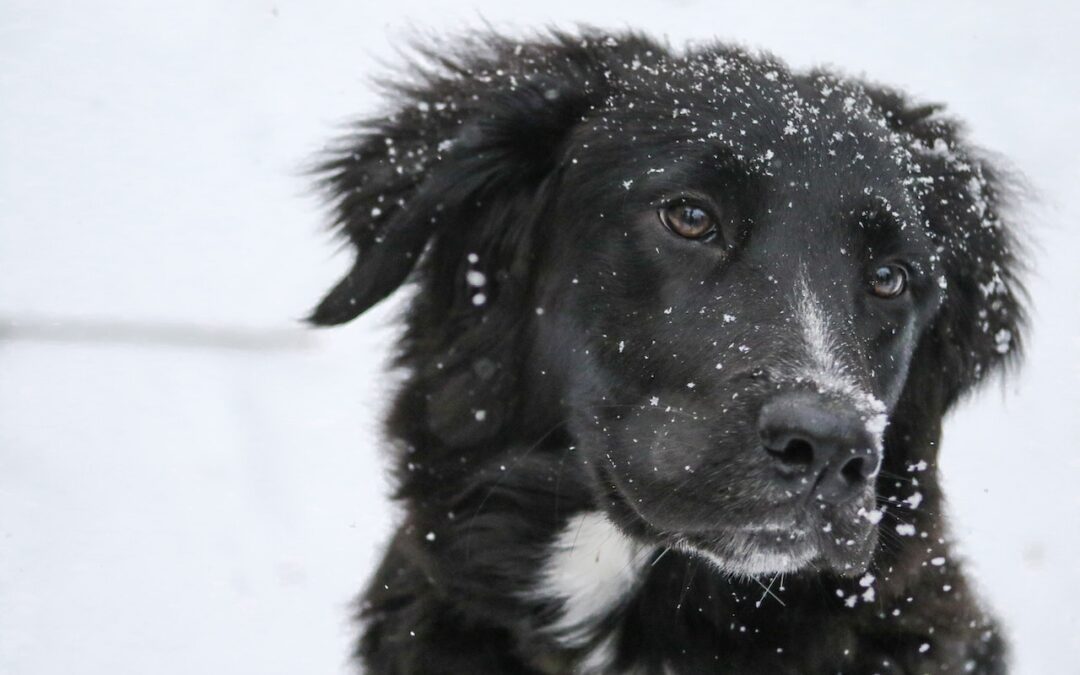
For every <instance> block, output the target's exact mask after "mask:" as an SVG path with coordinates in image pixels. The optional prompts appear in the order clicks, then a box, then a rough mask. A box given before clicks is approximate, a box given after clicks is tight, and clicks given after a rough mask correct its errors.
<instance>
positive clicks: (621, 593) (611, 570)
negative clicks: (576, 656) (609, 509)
mask: <svg viewBox="0 0 1080 675" xmlns="http://www.w3.org/2000/svg"><path fill="white" fill-rule="evenodd" d="M648 557H649V556H648V551H647V549H646V548H645V547H644V546H642V545H641V544H639V543H637V542H635V541H633V540H632V539H630V538H629V537H627V536H626V535H624V534H623V533H622V532H621V531H619V529H618V528H616V527H615V525H614V524H613V523H612V522H611V521H610V520H608V518H607V516H606V515H604V514H603V513H601V512H598V511H590V512H587V513H584V514H581V515H578V516H574V517H573V518H571V519H570V520H569V521H568V522H567V524H566V527H565V528H564V529H563V530H562V532H560V533H559V534H558V535H557V536H556V537H555V540H554V541H553V542H552V543H551V552H550V554H549V556H548V559H547V560H546V562H545V563H544V566H543V568H542V569H541V571H540V579H539V584H538V585H537V587H536V589H535V594H536V596H537V597H540V598H543V599H546V600H550V599H557V600H561V601H562V602H563V606H562V610H561V611H560V613H559V616H558V618H557V619H556V620H555V621H554V622H552V623H551V624H550V625H549V626H548V627H547V631H548V632H549V633H550V634H552V635H553V636H554V637H555V638H556V639H557V640H558V641H559V642H560V643H561V644H563V645H564V646H567V647H574V646H580V645H582V644H584V643H586V642H588V641H589V640H590V639H591V638H592V637H593V636H594V629H595V627H596V625H597V624H598V623H599V622H600V621H601V620H603V619H604V617H606V616H608V615H609V614H610V613H611V612H613V611H614V610H615V609H617V608H618V607H619V605H621V604H622V603H623V602H624V601H625V600H626V599H627V598H628V597H629V596H630V593H631V592H632V591H633V590H634V586H635V585H636V584H637V581H638V578H639V577H640V572H641V568H642V567H643V566H644V564H645V562H646V560H647V559H648ZM608 651H610V649H606V648H604V643H603V642H601V643H600V644H599V645H598V646H597V648H596V649H595V650H593V652H594V653H592V654H590V655H589V660H597V661H603V660H604V658H605V654H606V652H608ZM594 671H597V669H596V668H595V667H594V668H593V670H587V671H586V672H594ZM597 672H599V671H597Z"/></svg>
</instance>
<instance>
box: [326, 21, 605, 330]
mask: <svg viewBox="0 0 1080 675" xmlns="http://www.w3.org/2000/svg"><path fill="white" fill-rule="evenodd" d="M416 51H417V52H418V53H419V55H420V60H421V61H422V62H423V64H414V65H413V67H412V71H411V73H410V74H411V76H412V77H413V78H414V80H413V82H412V83H410V84H392V85H389V84H386V83H384V86H385V88H386V90H387V94H388V95H389V96H390V97H391V99H392V101H393V102H394V105H395V106H396V110H395V112H393V113H392V114H390V115H387V116H385V117H379V118H375V119H369V120H366V121H363V122H361V123H360V124H359V125H358V128H357V130H356V132H355V133H354V134H353V135H351V136H349V137H348V138H346V139H344V140H343V142H342V143H340V144H339V146H338V147H337V148H336V149H335V150H332V151H331V153H330V156H329V157H328V158H327V159H326V160H325V161H323V162H322V163H321V164H320V165H319V166H318V167H317V169H316V173H317V174H318V175H319V176H320V177H321V184H322V186H323V187H324V189H325V190H326V191H327V192H328V193H329V194H330V196H331V199H332V202H333V208H334V222H335V225H336V226H337V227H339V228H340V229H341V231H342V232H343V233H344V234H345V235H347V237H348V239H349V240H350V241H351V243H352V244H353V245H354V246H355V247H356V255H357V259H356V264H355V265H354V266H353V268H352V269H351V270H350V271H349V273H348V274H347V275H346V276H345V278H344V279H342V280H341V282H340V283H338V285H337V286H336V287H334V289H333V290H331V291H330V293H329V294H327V295H326V297H325V298H323V300H322V302H321V303H320V304H319V305H318V307H317V308H316V309H315V311H314V312H313V313H312V314H311V316H310V319H309V320H310V321H311V322H312V323H314V324H317V325H332V324H339V323H344V322H346V321H349V320H351V319H353V318H355V317H356V316H358V315H359V314H361V313H362V312H364V311H365V310H366V309H368V308H369V307H371V306H372V305H374V304H375V303H377V302H378V301H379V300H381V299H383V298H385V297H386V296H387V295H389V294H390V293H391V292H393V291H394V289H396V288H397V287H398V286H399V285H401V284H402V283H403V282H404V281H405V279H406V278H407V277H408V276H409V273H410V271H412V269H413V268H414V266H415V265H416V263H417V261H418V259H419V258H420V257H421V255H422V254H423V252H424V249H425V246H426V245H427V244H428V242H429V241H430V240H431V239H432V238H433V237H435V236H437V235H438V234H439V233H440V232H443V231H446V230H447V229H448V228H453V229H460V228H469V227H470V222H468V221H469V220H474V219H475V218H477V210H478V207H477V205H478V204H479V203H483V204H486V205H487V207H486V208H488V209H490V208H498V201H499V200H500V199H503V198H506V197H511V196H516V195H520V194H522V192H523V191H528V190H529V189H531V188H533V187H535V185H537V184H538V183H539V182H540V181H541V180H542V179H543V177H544V176H545V175H547V174H549V173H550V172H551V171H552V170H553V168H554V167H555V165H556V163H557V162H558V160H559V156H560V152H561V149H562V147H563V145H564V140H565V138H566V136H567V134H568V133H569V132H570V130H571V129H572V128H573V126H574V125H575V123H577V122H578V121H580V119H581V117H582V115H583V114H584V113H585V112H586V111H587V110H588V108H589V107H590V106H591V105H593V103H594V102H595V101H596V100H602V96H603V91H604V89H605V75H604V70H603V68H602V67H600V66H601V63H602V61H603V53H602V51H603V45H602V44H601V43H600V41H599V40H589V39H581V38H571V37H570V36H565V35H559V34H555V35H554V36H553V39H552V40H550V41H548V42H534V43H515V42H511V41H509V40H507V39H505V38H501V37H498V36H495V35H487V34H485V35H476V36H473V37H471V38H466V39H465V40H462V41H460V42H459V43H457V46H456V47H454V48H453V49H452V50H451V49H448V48H446V47H444V46H439V45H436V46H434V47H430V46H429V47H425V48H418V49H417V50H416Z"/></svg>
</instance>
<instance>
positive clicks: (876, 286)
mask: <svg viewBox="0 0 1080 675" xmlns="http://www.w3.org/2000/svg"><path fill="white" fill-rule="evenodd" d="M907 285H908V272H907V268H905V267H904V266H903V265H898V264H896V263H890V264H888V265H882V266H881V267H878V268H877V269H876V270H874V273H873V274H872V275H871V277H870V292H871V293H873V294H874V295H876V296H877V297H879V298H884V299H886V300H890V299H892V298H898V297H900V296H901V295H903V294H904V291H906V290H907Z"/></svg>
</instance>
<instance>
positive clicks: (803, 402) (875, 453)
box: [758, 392, 881, 504]
mask: <svg viewBox="0 0 1080 675" xmlns="http://www.w3.org/2000/svg"><path fill="white" fill-rule="evenodd" d="M758 431H759V432H760V434H761V442H762V445H763V446H764V448H765V451H766V452H768V454H769V455H770V456H771V457H772V458H773V462H774V464H775V466H776V468H777V469H778V472H779V474H780V476H781V477H782V479H784V480H786V481H789V482H792V483H794V484H795V485H797V486H799V487H800V491H801V492H803V493H804V494H805V493H809V492H811V491H812V492H814V495H815V497H817V498H819V499H822V500H824V501H826V502H829V503H832V504H836V503H840V502H842V501H844V500H846V499H849V498H851V497H853V496H854V495H856V494H858V493H859V492H860V491H861V490H862V488H863V487H864V486H865V485H866V483H867V482H869V481H870V479H871V478H873V477H874V476H876V475H877V471H878V468H879V466H880V463H881V452H880V451H879V450H878V449H877V447H876V446H877V444H876V442H875V439H874V438H873V436H872V435H871V434H870V432H869V431H867V429H866V423H865V422H864V421H863V419H862V417H861V416H860V415H859V413H858V412H857V411H856V410H854V409H853V408H850V407H849V406H844V405H841V404H836V403H833V402H829V401H826V400H825V399H823V398H822V397H820V396H817V395H815V394H813V393H810V392H792V393H787V394H782V395H780V396H778V397H776V398H774V399H773V400H771V401H769V402H768V403H766V404H765V406H764V407H763V408H762V409H761V413H760V417H759V419H758Z"/></svg>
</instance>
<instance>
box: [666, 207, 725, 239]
mask: <svg viewBox="0 0 1080 675" xmlns="http://www.w3.org/2000/svg"><path fill="white" fill-rule="evenodd" d="M657 213H658V214H659V216H660V222H661V223H663V224H664V227H666V228H667V229H669V230H671V231H672V232H674V233H675V234H677V235H679V236H680V237H685V238H687V239H707V238H711V237H712V236H713V235H714V234H716V219H715V218H713V216H712V215H711V214H710V213H709V212H708V211H707V210H705V209H704V208H702V207H700V206H698V205H696V204H693V203H688V202H675V203H672V204H667V205H665V206H661V207H660V209H659V211H658V212H657Z"/></svg>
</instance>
